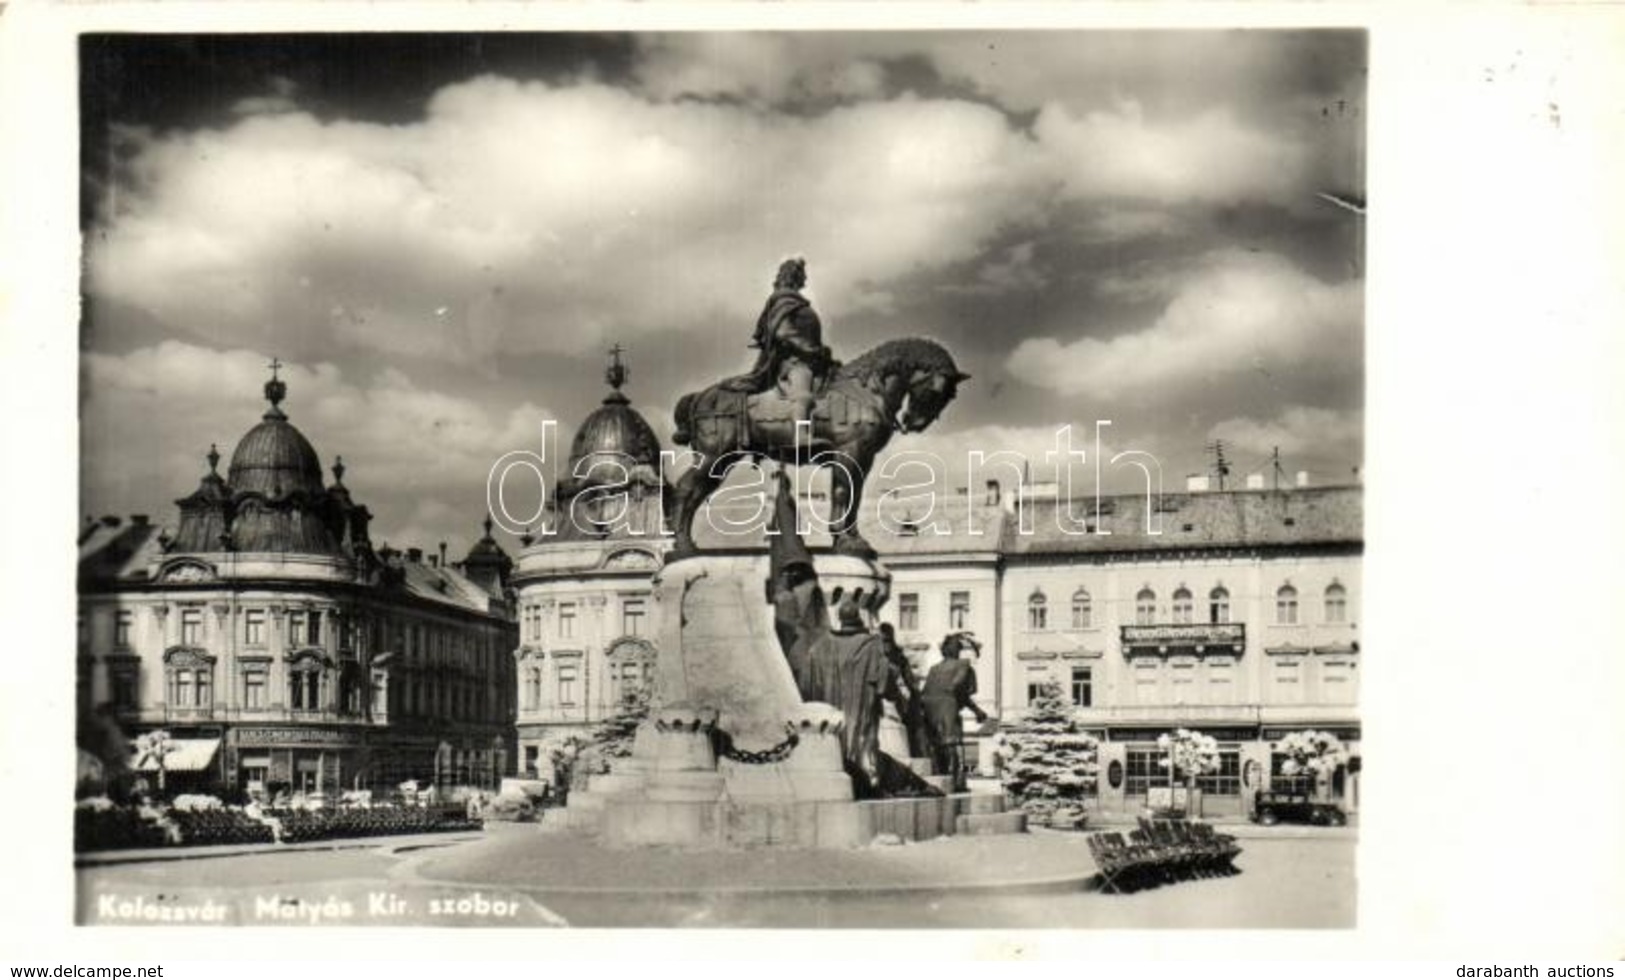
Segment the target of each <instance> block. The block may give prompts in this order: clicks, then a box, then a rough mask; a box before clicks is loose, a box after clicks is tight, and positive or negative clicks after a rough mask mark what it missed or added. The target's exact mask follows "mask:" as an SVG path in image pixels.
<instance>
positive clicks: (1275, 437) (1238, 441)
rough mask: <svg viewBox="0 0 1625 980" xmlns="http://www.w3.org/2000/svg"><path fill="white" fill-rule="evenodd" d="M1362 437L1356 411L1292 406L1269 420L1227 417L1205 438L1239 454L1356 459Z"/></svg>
mask: <svg viewBox="0 0 1625 980" xmlns="http://www.w3.org/2000/svg"><path fill="white" fill-rule="evenodd" d="M1363 436H1364V421H1363V419H1362V416H1361V413H1360V412H1353V411H1350V412H1339V411H1333V410H1331V409H1326V408H1312V407H1308V406H1304V405H1293V406H1290V407H1288V408H1286V409H1284V410H1283V411H1282V412H1281V413H1280V414H1279V415H1277V416H1276V417H1275V418H1273V419H1256V418H1249V417H1240V418H1230V419H1225V420H1224V421H1222V422H1220V423H1218V424H1217V425H1215V426H1213V428H1212V429H1211V430H1210V431H1209V437H1210V438H1213V439H1222V440H1224V442H1225V443H1226V444H1227V445H1229V446H1231V447H1232V448H1234V449H1237V450H1240V451H1241V452H1243V453H1254V454H1258V455H1267V454H1269V453H1270V452H1271V451H1273V450H1275V449H1280V451H1281V453H1282V454H1283V455H1285V456H1288V457H1293V456H1305V455H1308V454H1317V455H1321V456H1331V457H1338V458H1353V459H1358V458H1359V452H1358V447H1359V446H1360V444H1361V442H1362V440H1363Z"/></svg>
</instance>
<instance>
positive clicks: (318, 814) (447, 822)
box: [276, 806, 479, 844]
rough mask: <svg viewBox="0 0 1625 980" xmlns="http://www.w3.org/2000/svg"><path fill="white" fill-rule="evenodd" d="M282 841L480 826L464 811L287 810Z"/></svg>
mask: <svg viewBox="0 0 1625 980" xmlns="http://www.w3.org/2000/svg"><path fill="white" fill-rule="evenodd" d="M276 816H277V818H278V819H279V820H280V821H281V823H282V841H283V843H287V844H297V843H302V842H304V841H314V840H335V839H340V838H345V837H384V836H391V835H396V834H426V833H438V832H444V831H455V830H475V829H478V827H479V823H478V822H476V821H473V820H470V819H468V817H467V815H466V814H465V813H464V812H463V811H461V810H436V809H429V808H424V807H393V806H388V807H367V808H357V809H353V810H288V811H286V812H283V813H278V814H277V815H276Z"/></svg>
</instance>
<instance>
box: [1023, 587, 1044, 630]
mask: <svg viewBox="0 0 1625 980" xmlns="http://www.w3.org/2000/svg"><path fill="white" fill-rule="evenodd" d="M1027 628H1028V629H1030V630H1042V629H1049V600H1048V599H1045V598H1044V593H1042V592H1037V591H1035V592H1034V593H1033V594H1032V595H1030V596H1028V597H1027Z"/></svg>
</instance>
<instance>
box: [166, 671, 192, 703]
mask: <svg viewBox="0 0 1625 980" xmlns="http://www.w3.org/2000/svg"><path fill="white" fill-rule="evenodd" d="M192 704H193V702H192V671H191V669H190V668H184V669H178V670H172V671H170V674H169V706H170V707H172V708H190V707H192Z"/></svg>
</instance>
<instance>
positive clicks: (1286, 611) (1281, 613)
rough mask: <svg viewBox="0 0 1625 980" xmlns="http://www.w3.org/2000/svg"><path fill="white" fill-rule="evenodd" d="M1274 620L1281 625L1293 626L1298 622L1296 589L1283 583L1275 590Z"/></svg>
mask: <svg viewBox="0 0 1625 980" xmlns="http://www.w3.org/2000/svg"><path fill="white" fill-rule="evenodd" d="M1275 621H1276V622H1277V623H1279V624H1281V625H1282V626H1295V625H1297V622H1298V590H1297V589H1294V588H1293V587H1292V586H1290V585H1283V586H1281V587H1280V588H1279V589H1277V590H1276V592H1275Z"/></svg>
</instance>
